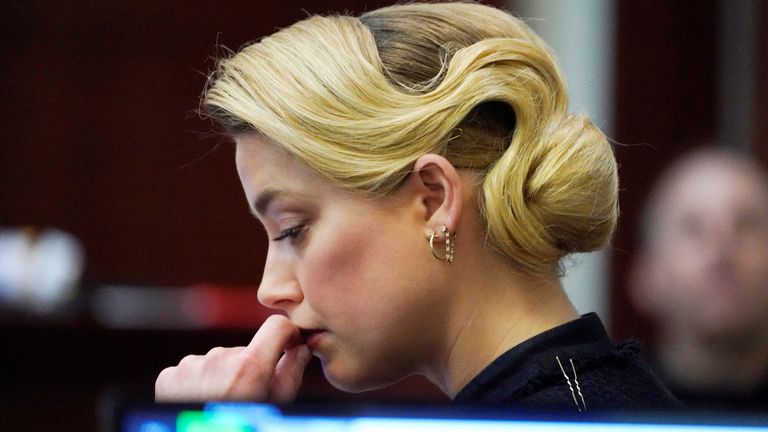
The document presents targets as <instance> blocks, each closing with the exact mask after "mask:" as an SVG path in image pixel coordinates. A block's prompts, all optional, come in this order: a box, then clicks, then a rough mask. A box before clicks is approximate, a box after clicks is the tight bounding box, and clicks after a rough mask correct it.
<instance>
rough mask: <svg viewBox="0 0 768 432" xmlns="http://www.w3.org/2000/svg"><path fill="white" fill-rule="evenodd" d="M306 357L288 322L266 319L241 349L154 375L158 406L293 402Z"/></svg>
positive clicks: (187, 360)
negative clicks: (173, 403) (209, 401)
mask: <svg viewBox="0 0 768 432" xmlns="http://www.w3.org/2000/svg"><path fill="white" fill-rule="evenodd" d="M311 356H312V354H311V352H310V351H309V348H308V347H307V346H306V345H304V344H301V335H300V333H299V329H298V327H296V326H295V325H294V324H293V323H292V322H291V321H290V320H288V318H286V317H284V316H282V315H272V316H270V317H269V318H267V320H266V321H264V324H263V325H262V326H261V328H260V329H259V330H258V331H257V332H256V335H255V336H254V337H253V339H252V340H251V343H249V344H248V346H245V347H234V348H222V347H217V348H213V349H212V350H210V351H209V352H208V354H206V355H204V356H200V355H189V356H186V357H184V358H183V359H181V361H180V362H179V364H178V366H174V367H169V368H166V369H164V370H163V371H162V372H160V375H158V377H157V381H156V382H155V400H156V401H158V402H192V401H197V402H200V401H207V400H219V401H222V400H227V401H254V402H266V401H269V402H274V403H289V402H292V401H293V400H294V399H295V398H296V393H297V392H298V391H299V387H300V386H301V379H302V375H303V373H304V368H306V366H307V363H309V359H310V358H311Z"/></svg>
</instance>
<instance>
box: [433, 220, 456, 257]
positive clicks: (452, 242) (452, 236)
mask: <svg viewBox="0 0 768 432" xmlns="http://www.w3.org/2000/svg"><path fill="white" fill-rule="evenodd" d="M440 231H441V232H442V233H443V237H445V252H444V253H443V256H440V255H439V254H438V253H437V252H436V251H435V237H437V231H433V232H432V235H431V236H429V250H431V251H432V256H434V257H435V258H437V259H439V260H440V261H445V262H447V263H452V262H453V256H454V248H455V247H456V233H455V232H449V231H448V227H447V226H445V225H443V226H441V227H440Z"/></svg>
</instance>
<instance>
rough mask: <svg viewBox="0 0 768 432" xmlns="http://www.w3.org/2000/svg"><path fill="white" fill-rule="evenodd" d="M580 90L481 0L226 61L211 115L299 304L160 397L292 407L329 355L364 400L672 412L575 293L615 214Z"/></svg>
mask: <svg viewBox="0 0 768 432" xmlns="http://www.w3.org/2000/svg"><path fill="white" fill-rule="evenodd" d="M567 104H568V103H567V95H566V90H565V87H564V84H563V79H562V77H561V76H560V72H559V71H558V69H557V66H556V64H555V60H554V58H553V56H552V54H551V52H550V50H549V48H548V47H547V46H546V45H545V44H544V43H543V42H542V41H541V40H540V39H539V38H538V37H537V36H536V35H535V34H534V33H533V32H532V31H531V30H530V29H529V28H528V27H527V26H526V25H525V24H523V23H522V22H521V21H519V20H518V19H516V18H514V17H512V16H510V15H508V14H506V13H504V12H502V11H499V10H497V9H494V8H491V7H487V6H482V5H478V4H472V3H452V4H428V5H424V4H408V5H400V6H393V7H388V8H383V9H379V10H375V11H372V12H369V13H366V14H364V15H362V16H361V17H359V18H355V17H349V16H332V17H317V16H315V17H310V18H308V19H306V20H304V21H301V22H299V23H297V24H295V25H293V26H291V27H289V28H286V29H284V30H281V31H279V32H277V33H276V34H274V35H272V36H270V37H267V38H265V39H263V40H261V41H260V42H257V43H254V44H251V45H249V46H246V47H245V48H243V49H242V50H241V51H240V52H239V53H237V54H235V55H234V56H232V57H231V58H229V59H225V60H222V61H221V62H220V63H219V66H218V69H217V70H216V72H215V73H214V74H213V75H212V77H211V80H210V82H209V86H208V88H207V89H206V92H205V95H204V98H203V107H204V109H205V110H206V112H207V113H208V114H209V115H210V116H211V117H212V118H213V119H215V120H216V121H218V122H219V123H220V124H222V125H223V126H224V127H225V128H226V129H227V131H228V133H229V134H230V135H231V136H232V137H233V138H234V140H235V142H236V143H237V152H236V162H237V169H238V173H239V175H240V179H241V182H242V185H243V189H244V190H245V194H246V198H247V199H248V202H249V204H250V207H251V209H252V212H253V213H254V215H255V216H256V217H257V218H258V219H259V221H261V223H262V224H263V225H264V227H265V229H266V231H267V234H268V235H269V236H270V238H271V242H270V244H269V251H268V254H267V260H266V264H265V268H264V276H263V280H262V283H261V286H260V288H259V299H260V301H261V302H262V303H264V304H265V305H267V306H269V307H273V308H277V309H280V310H282V311H283V312H284V313H285V316H273V317H271V318H270V319H268V320H267V321H266V322H265V324H264V325H263V327H262V328H261V329H260V330H259V331H258V332H257V333H256V335H255V336H254V338H253V340H252V341H251V343H250V344H249V345H248V346H246V347H238V348H215V349H213V350H211V351H210V352H209V353H208V354H207V355H205V356H188V357H186V358H185V359H183V360H182V361H181V362H180V363H179V365H178V366H176V367H173V368H168V369H166V370H164V371H163V372H162V373H161V374H160V376H159V377H158V380H157V383H156V397H157V399H158V400H162V401H167V400H196V399H232V400H257V401H260V400H271V401H276V402H290V401H292V400H293V399H294V398H295V396H296V393H297V391H298V388H299V386H300V383H301V376H302V372H303V370H304V367H305V366H306V364H307V362H308V360H309V358H310V356H311V355H315V356H317V357H319V358H320V360H321V362H322V365H323V371H324V374H325V376H326V377H327V379H328V380H329V381H330V382H331V383H332V384H333V385H334V386H336V387H338V388H340V389H343V390H347V391H353V392H356V391H363V390H367V389H373V388H378V387H382V386H386V385H387V384H390V383H393V382H395V381H397V380H399V379H401V378H403V377H405V376H408V375H412V374H422V375H425V376H426V377H427V378H429V379H430V380H431V381H432V382H433V383H435V384H436V385H437V386H438V387H440V388H441V389H442V390H443V392H445V393H446V394H447V395H448V396H450V397H451V398H453V399H454V400H455V401H457V402H464V403H474V402H477V403H496V404H517V405H521V406H534V407H550V408H568V409H574V410H576V409H578V410H579V411H583V410H585V409H599V408H611V407H628V406H639V405H653V406H668V405H672V404H674V401H673V399H672V398H671V397H670V396H669V394H668V393H667V392H666V390H664V388H663V386H662V385H661V384H660V383H659V382H658V381H657V380H656V379H655V377H653V375H652V374H651V373H650V372H649V371H648V369H647V368H646V367H645V365H644V364H643V363H642V362H641V361H640V360H638V358H637V353H636V350H635V349H634V348H632V347H628V346H624V347H623V348H615V347H614V346H613V344H612V343H611V342H610V340H609V339H608V337H607V335H606V333H605V330H604V329H603V327H602V324H601V323H600V320H599V319H598V318H597V317H596V316H594V315H587V316H585V317H579V315H578V314H577V312H576V311H575V309H574V308H573V306H572V305H571V303H570V301H569V300H568V298H567V297H566V295H565V294H564V292H563V290H562V288H561V285H560V281H559V262H560V260H561V259H562V258H563V257H564V256H565V255H567V254H569V253H572V252H587V251H592V250H595V249H599V248H601V247H602V246H604V245H605V244H606V243H607V242H608V241H609V239H610V237H611V233H612V231H613V229H614V226H615V224H616V218H617V213H618V209H617V174H616V162H615V160H614V157H613V154H612V150H611V147H610V145H609V144H608V143H607V141H606V138H605V136H604V135H603V134H602V133H601V132H600V131H599V130H598V129H597V128H596V127H595V126H593V125H592V124H591V123H590V121H589V120H588V119H587V118H586V117H584V116H578V115H572V114H568V113H567V111H566V110H567Z"/></svg>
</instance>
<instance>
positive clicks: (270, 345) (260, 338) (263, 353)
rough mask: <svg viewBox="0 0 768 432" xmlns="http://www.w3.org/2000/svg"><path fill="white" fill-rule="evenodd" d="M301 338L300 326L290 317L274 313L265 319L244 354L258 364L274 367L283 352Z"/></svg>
mask: <svg viewBox="0 0 768 432" xmlns="http://www.w3.org/2000/svg"><path fill="white" fill-rule="evenodd" d="M300 340H301V333H300V332H299V328H298V327H296V326H295V325H294V324H293V323H292V322H291V321H290V320H289V319H288V318H286V317H284V316H282V315H272V316H270V317H269V318H267V319H266V321H264V324H262V326H261V328H260V329H259V331H257V332H256V334H255V335H254V336H253V339H251V342H250V343H249V344H248V346H247V347H245V349H244V350H243V351H242V354H243V355H245V356H247V357H249V358H250V359H251V360H252V361H254V362H256V363H258V364H262V365H269V366H271V369H274V367H275V366H276V365H277V362H278V360H280V357H281V356H282V355H283V352H284V351H285V350H286V349H287V348H289V347H290V346H293V345H296V344H298V343H299V341H300Z"/></svg>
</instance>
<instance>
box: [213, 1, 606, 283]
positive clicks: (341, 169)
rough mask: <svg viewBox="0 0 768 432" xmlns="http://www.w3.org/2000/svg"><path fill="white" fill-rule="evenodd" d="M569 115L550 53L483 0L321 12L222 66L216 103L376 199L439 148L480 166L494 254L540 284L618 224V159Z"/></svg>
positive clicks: (226, 118) (584, 122)
mask: <svg viewBox="0 0 768 432" xmlns="http://www.w3.org/2000/svg"><path fill="white" fill-rule="evenodd" d="M567 106H568V98H567V92H566V88H565V85H564V82H563V79H562V77H561V75H560V72H559V70H558V68H557V65H556V62H555V59H554V57H553V56H552V54H551V52H550V49H549V47H547V45H546V44H545V43H544V42H543V41H542V40H541V39H540V38H539V37H538V36H536V35H535V34H534V33H533V31H531V30H530V28H529V27H528V26H526V25H525V24H524V23H523V22H522V21H520V20H519V19H517V18H515V17H513V16H511V15H509V14H507V13H505V12H503V11H500V10H498V9H495V8H492V7H488V6H483V5H479V4H475V3H443V4H435V3H430V4H405V5H398V6H391V7H387V8H382V9H378V10H375V11H372V12H369V13H366V14H364V15H362V16H361V17H360V18H354V17H349V16H329V17H320V16H313V17H310V18H307V19H305V20H304V21H301V22H299V23H296V24H294V25H293V26H290V27H288V28H286V29H283V30H281V31H279V32H277V33H275V34H274V35H272V36H269V37H267V38H265V39H263V40H261V41H260V42H257V43H254V44H251V45H248V46H246V47H245V48H243V49H242V50H241V51H240V52H238V53H237V54H235V55H233V56H232V57H230V58H227V59H224V60H222V61H220V62H219V64H218V67H217V70H216V71H215V72H214V73H213V74H212V76H211V78H210V80H209V85H208V87H207V89H206V92H205V94H204V97H203V108H204V110H205V111H206V112H207V113H208V114H209V115H210V116H211V117H212V118H214V119H215V120H217V121H218V122H220V123H221V124H223V125H224V126H225V127H226V128H227V129H228V131H229V132H230V133H232V134H239V133H242V132H246V131H253V130H257V131H259V132H261V133H263V134H264V135H265V136H267V137H269V138H270V139H272V140H273V141H274V142H275V143H277V144H279V145H281V146H283V147H284V148H285V149H286V150H287V151H288V152H290V153H291V154H293V155H294V156H295V157H297V158H298V159H300V160H302V161H303V162H304V163H306V164H307V165H308V166H309V167H311V168H313V169H315V170H316V171H318V172H319V173H321V174H322V175H324V176H325V177H326V178H328V179H329V180H331V181H333V182H335V183H336V184H338V185H340V186H342V187H345V188H348V189H350V190H354V191H359V192H361V193H366V194H372V195H386V194H388V193H390V192H392V191H393V190H395V189H396V188H397V186H398V185H399V184H400V183H401V182H402V181H403V179H404V178H405V177H406V176H407V175H408V173H409V172H410V169H411V167H412V166H413V163H414V162H415V160H416V159H418V158H419V157H420V156H421V155H423V154H425V153H429V152H434V153H439V154H442V155H443V156H445V157H446V158H447V159H448V160H449V161H450V162H451V163H452V164H453V165H454V166H456V167H457V168H463V169H472V170H474V171H476V172H477V174H478V176H479V178H480V179H482V190H481V192H480V193H478V200H479V203H478V205H479V207H480V209H481V210H482V212H483V214H484V215H485V217H486V221H487V229H488V242H489V244H490V246H492V247H493V248H495V249H497V250H498V251H499V252H501V253H502V254H504V255H505V256H507V257H508V258H509V259H510V261H512V262H513V263H515V264H516V265H517V266H519V267H520V268H521V269H522V270H524V271H527V272H529V273H532V274H542V273H548V272H551V271H553V270H554V269H556V268H557V264H558V262H559V260H560V259H561V258H562V257H563V256H565V255H567V254H569V253H571V252H586V251H592V250H596V249H599V248H601V247H602V246H604V245H605V244H606V243H607V242H608V241H609V239H610V237H611V234H612V232H613V229H614V227H615V224H616V219H617V215H618V206H617V190H618V179H617V174H616V162H615V159H614V156H613V152H612V149H611V147H610V145H609V144H608V142H607V140H606V138H605V136H604V135H603V134H602V133H601V132H600V130H598V129H597V128H596V127H595V126H594V125H593V124H592V123H591V122H590V121H589V119H588V118H587V117H585V116H579V115H574V114H569V113H568V112H567Z"/></svg>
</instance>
